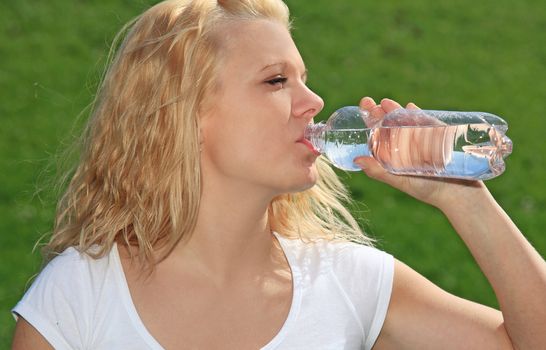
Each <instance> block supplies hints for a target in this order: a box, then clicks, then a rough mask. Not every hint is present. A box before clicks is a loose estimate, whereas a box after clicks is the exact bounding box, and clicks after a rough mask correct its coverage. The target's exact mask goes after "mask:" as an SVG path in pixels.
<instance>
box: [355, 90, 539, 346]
mask: <svg viewBox="0 0 546 350" xmlns="http://www.w3.org/2000/svg"><path fill="white" fill-rule="evenodd" d="M361 107H362V108H364V109H368V110H370V111H371V114H372V116H373V117H374V118H375V119H381V118H382V115H384V114H385V113H388V112H390V111H391V110H393V109H396V108H400V105H398V104H397V103H395V102H394V101H392V100H383V101H382V102H381V104H380V105H377V106H375V103H374V102H373V100H371V99H363V100H362V102H361ZM410 107H412V106H410ZM359 162H360V165H361V166H362V167H363V170H364V171H365V172H366V174H367V175H368V176H370V177H372V178H375V179H378V180H380V181H383V182H385V183H388V184H390V185H392V186H393V187H396V188H398V189H400V190H402V191H404V192H407V193H408V194H410V195H412V196H414V197H416V198H417V199H419V200H422V201H424V202H427V203H429V204H432V205H434V206H436V207H437V208H439V209H440V210H442V212H443V213H444V214H445V215H446V216H447V218H448V219H449V220H450V222H451V224H452V225H453V227H454V228H455V230H456V231H457V233H458V234H459V235H460V236H461V238H462V239H463V240H464V242H465V243H466V245H467V247H468V248H469V250H470V252H471V253H472V255H473V256H474V258H475V259H476V261H477V263H478V265H479V266H480V268H481V270H482V271H483V273H484V274H485V276H486V277H487V279H488V280H489V282H490V283H491V286H492V287H493V290H494V291H495V294H496V296H497V298H498V301H499V305H500V308H501V311H502V314H500V313H498V312H496V311H494V310H492V309H489V308H486V307H484V306H482V305H478V304H475V303H471V302H469V301H466V300H462V299H459V298H457V297H454V296H452V295H449V294H448V293H445V292H443V291H441V290H440V289H439V288H437V287H435V286H434V285H432V284H431V283H430V282H428V281H426V279H424V278H423V277H422V276H420V275H418V274H417V273H415V272H414V271H412V270H411V269H409V268H408V267H406V266H404V265H403V264H400V263H397V265H396V269H395V281H394V288H393V295H392V301H391V306H390V308H389V314H388V315H387V320H386V322H385V326H384V330H383V333H382V335H381V336H380V338H379V340H378V343H377V345H378V348H382V347H383V348H396V345H393V344H404V346H403V348H420V349H422V348H442V349H449V348H465V349H466V348H479V349H487V348H491V349H498V348H506V347H507V346H508V348H509V347H510V346H512V347H514V348H516V349H540V348H544V344H546V331H545V330H546V306H545V301H546V263H545V262H544V260H543V259H542V257H541V256H540V255H539V254H538V253H537V252H536V250H535V249H534V248H533V247H532V246H531V245H530V244H529V242H528V241H527V240H526V239H525V237H524V236H523V235H522V234H521V232H520V231H519V230H518V228H517V227H516V226H515V225H514V223H513V222H512V220H510V218H509V217H508V215H506V213H505V212H504V211H503V210H502V208H500V206H499V205H498V204H497V203H496V202H495V200H494V199H493V197H492V196H491V194H490V193H489V191H488V190H487V188H486V187H485V185H484V184H483V183H482V182H479V181H474V182H469V181H443V180H437V179H423V178H417V177H405V176H395V175H391V174H389V173H387V172H386V171H385V170H383V169H382V168H381V167H380V166H379V165H378V163H377V162H376V161H375V160H373V159H371V158H360V159H359ZM469 198H470V199H471V200H468V199H469ZM463 199H465V200H463ZM505 332H506V333H505ZM506 334H507V335H508V336H509V338H508V337H507V336H506ZM508 339H510V342H511V344H510V342H508ZM461 342H463V343H464V344H465V346H462V345H461ZM382 344H383V345H382ZM388 344H390V345H391V346H388ZM418 344H420V345H418ZM412 345H415V346H412ZM398 346H400V345H398Z"/></svg>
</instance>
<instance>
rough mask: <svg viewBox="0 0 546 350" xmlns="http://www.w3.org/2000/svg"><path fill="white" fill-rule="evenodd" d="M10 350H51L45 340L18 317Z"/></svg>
mask: <svg viewBox="0 0 546 350" xmlns="http://www.w3.org/2000/svg"><path fill="white" fill-rule="evenodd" d="M11 348H12V350H30V349H33V350H34V349H36V350H50V349H53V347H51V345H50V344H49V343H48V342H47V340H45V338H44V337H43V336H42V335H41V334H40V333H39V332H38V331H37V330H36V328H34V327H32V325H31V324H30V323H28V322H27V321H26V320H25V319H24V318H22V317H19V319H18V320H17V324H16V326H15V334H14V335H13V343H12V345H11Z"/></svg>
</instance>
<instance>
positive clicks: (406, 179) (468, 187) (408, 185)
mask: <svg viewBox="0 0 546 350" xmlns="http://www.w3.org/2000/svg"><path fill="white" fill-rule="evenodd" d="M360 108H361V109H362V110H366V111H368V112H369V113H370V114H369V117H368V118H367V119H366V120H365V121H366V123H367V125H368V126H370V127H371V126H373V125H375V124H377V123H378V122H380V121H381V120H382V119H383V117H384V116H385V114H387V113H389V112H392V111H393V110H396V109H399V108H402V107H401V106H400V104H398V103H397V102H395V101H393V100H390V99H383V100H381V103H380V104H376V103H375V101H374V100H373V99H372V98H370V97H364V98H363V99H362V100H361V101H360ZM406 108H407V109H415V110H418V109H419V108H418V107H417V106H416V105H415V104H413V103H408V104H407V106H406ZM424 118H426V117H424ZM422 121H423V118H422V116H420V117H419V118H413V119H412V117H411V116H410V117H408V120H403V121H402V123H403V124H404V125H419V124H420V123H422ZM431 123H432V124H433V123H441V122H438V121H436V120H435V119H434V120H426V125H431ZM443 132H444V130H443V129H434V128H427V129H426V130H415V129H405V130H403V131H401V132H399V133H397V134H396V136H394V135H386V136H387V137H389V136H390V137H396V140H392V139H391V142H394V143H396V144H398V145H404V144H405V145H410V144H411V143H412V142H415V141H417V142H419V141H420V140H424V139H426V138H428V139H432V140H435V139H437V140H439V142H444V141H443V140H444V137H443V134H441V133H443ZM436 134H438V135H436ZM382 136H383V135H382ZM436 143H437V142H436ZM432 144H433V145H434V147H431V148H430V149H423V148H421V149H420V151H419V152H418V153H419V154H418V155H417V156H418V157H419V160H418V161H419V162H422V163H423V164H433V163H434V164H443V162H444V160H445V159H446V157H448V156H449V155H444V154H442V153H441V151H439V149H440V150H441V149H442V148H443V147H441V146H442V145H441V144H440V145H435V142H432ZM435 146H437V147H435ZM375 151H376V154H377V153H379V152H380V153H381V157H382V158H383V159H387V160H388V161H389V162H390V163H391V164H393V165H394V166H396V165H398V166H404V165H405V164H410V163H411V162H414V163H415V159H414V158H415V157H416V152H409V147H408V148H407V149H401V150H398V149H397V150H396V152H395V151H394V150H392V151H391V150H390V147H389V148H385V149H383V148H380V149H377V150H375ZM355 164H357V165H358V166H360V167H361V168H362V170H363V171H364V172H365V173H366V175H368V176H369V177H371V178H373V179H376V180H379V181H382V182H384V183H387V184H389V185H391V186H393V187H395V188H397V189H399V190H401V191H404V192H406V193H408V194H409V195H411V196H413V197H415V198H417V199H418V200H421V201H423V202H425V203H428V204H431V205H434V206H436V207H439V208H441V207H442V206H448V205H451V204H452V203H454V202H455V201H456V200H457V199H458V198H462V197H461V196H468V195H472V193H473V192H474V193H475V191H487V190H486V189H485V185H484V184H483V182H481V181H468V180H455V179H441V178H433V177H430V178H427V177H418V176H402V175H393V174H390V173H389V172H387V170H385V169H384V168H383V167H382V166H381V165H380V164H379V163H378V162H377V161H376V160H375V159H374V158H372V157H358V158H356V159H355Z"/></svg>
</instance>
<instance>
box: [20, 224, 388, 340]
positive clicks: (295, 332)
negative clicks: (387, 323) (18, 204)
mask: <svg viewBox="0 0 546 350" xmlns="http://www.w3.org/2000/svg"><path fill="white" fill-rule="evenodd" d="M275 235H276V237H277V239H278V240H279V242H280V243H281V247H282V249H283V250H284V253H285V255H286V257H287V259H288V263H289V264H290V268H291V270H292V278H293V296H292V305H291V308H290V311H289V314H288V317H287V319H286V321H285V323H284V325H283V326H282V328H281V330H280V331H279V333H278V334H277V335H276V336H275V337H274V338H273V339H272V340H271V341H270V342H269V343H268V344H267V345H265V346H264V347H263V348H262V350H272V349H306V350H307V349H335V350H340V349H371V347H372V346H373V344H374V342H375V340H376V339H377V336H378V335H379V332H380V330H381V327H382V326H383V322H384V320H385V316H386V313H387V308H388V304H389V300H390V296H391V290H392V281H393V270H394V259H393V258H392V256H390V255H388V254H386V253H384V252H381V251H379V250H377V249H375V248H370V247H366V246H362V245H357V244H354V243H349V242H329V241H325V240H320V241H317V242H314V243H304V242H302V241H301V240H290V239H286V238H283V237H282V236H280V235H278V234H275ZM12 312H13V313H14V315H17V314H18V315H21V316H22V317H23V318H25V319H26V320H27V321H28V322H29V323H30V324H32V325H33V326H34V327H35V328H36V329H37V330H38V331H39V332H40V333H41V334H42V335H43V336H44V337H45V338H46V339H47V340H48V341H49V343H50V344H51V345H53V347H54V348H55V349H131V350H137V349H163V348H162V347H161V345H160V344H159V343H158V342H157V341H156V340H155V339H154V337H153V336H152V335H151V334H150V333H149V332H148V331H147V329H146V327H145V326H144V324H143V323H142V320H141V319H140V318H139V316H138V313H137V311H136V308H135V306H134V304H133V302H132V300H131V295H130V293H129V288H128V286H127V281H126V279H125V275H124V273H123V269H122V265H121V262H120V258H119V254H118V250H117V247H116V246H115V245H114V247H113V248H112V250H111V251H110V253H109V254H108V255H106V256H105V257H103V258H101V259H98V260H95V259H92V258H90V257H89V256H88V255H85V254H80V253H79V252H78V251H76V250H75V249H74V248H68V249H67V250H66V251H65V252H63V253H62V254H61V255H59V256H58V257H56V258H55V259H53V260H52V261H51V262H50V263H49V264H48V265H47V266H46V267H45V268H44V270H43V271H42V272H41V273H40V274H39V276H38V277H37V279H36V280H35V281H34V283H33V284H32V286H31V287H30V289H29V290H28V291H27V293H26V294H25V295H24V297H23V298H22V299H21V301H20V302H19V303H18V304H17V305H16V306H15V308H14V309H13V310H12Z"/></svg>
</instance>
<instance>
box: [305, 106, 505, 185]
mask: <svg viewBox="0 0 546 350" xmlns="http://www.w3.org/2000/svg"><path fill="white" fill-rule="evenodd" d="M370 121H371V120H370V119H369V113H368V112H367V111H363V110H360V108H359V107H356V106H347V107H343V108H341V109H339V110H337V111H336V112H334V113H333V114H332V116H331V117H330V118H329V119H328V121H327V122H326V123H324V122H321V123H318V124H310V125H309V126H308V127H307V129H306V131H305V138H306V139H307V140H309V141H310V142H311V144H312V145H313V147H315V149H316V150H318V151H319V152H320V153H322V154H323V155H325V156H326V157H327V158H328V159H329V160H330V162H331V163H332V164H334V165H335V166H337V167H338V168H340V169H344V170H350V171H357V170H361V169H360V168H359V167H358V166H357V165H356V164H355V163H354V162H353V160H354V159H355V158H356V157H359V156H372V157H374V158H375V159H376V160H377V161H378V162H379V163H380V164H381V165H382V166H383V167H384V168H385V169H386V170H387V171H389V172H390V173H393V174H400V175H417V176H433V177H447V178H459V179H472V180H486V179H490V178H493V177H495V176H498V175H500V174H502V172H503V171H504V169H505V164H504V159H505V158H506V157H507V156H508V155H509V154H510V153H511V152H512V141H511V140H510V139H509V138H508V137H507V136H506V135H505V133H506V131H507V130H508V125H507V123H506V122H505V121H504V120H503V119H501V118H500V117H498V116H496V115H493V114H490V113H483V112H450V111H432V110H419V109H403V108H400V109H397V110H394V111H392V112H390V113H388V114H387V115H385V117H384V118H383V119H382V120H381V122H379V123H378V124H376V125H367V123H369V122H370Z"/></svg>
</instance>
